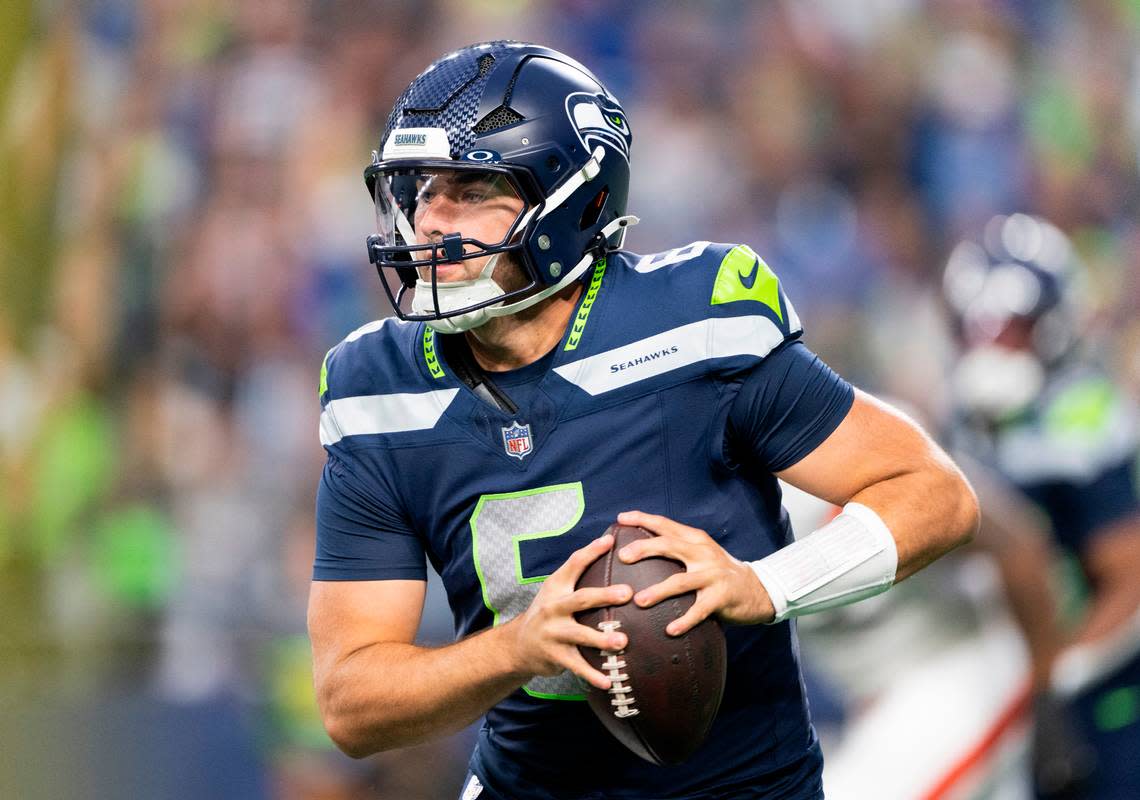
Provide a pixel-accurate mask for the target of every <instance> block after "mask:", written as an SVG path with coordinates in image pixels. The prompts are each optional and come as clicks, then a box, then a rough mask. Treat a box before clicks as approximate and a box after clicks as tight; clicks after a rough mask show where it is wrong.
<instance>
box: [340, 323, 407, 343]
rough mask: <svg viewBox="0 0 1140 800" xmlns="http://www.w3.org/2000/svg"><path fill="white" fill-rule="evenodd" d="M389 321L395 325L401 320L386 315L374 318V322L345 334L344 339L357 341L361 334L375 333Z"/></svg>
mask: <svg viewBox="0 0 1140 800" xmlns="http://www.w3.org/2000/svg"><path fill="white" fill-rule="evenodd" d="M389 322H391V323H392V324H394V325H399V324H400V320H398V319H396V318H395V317H384V318H383V319H374V320H372V322H369V323H367V324H364V325H361V326H360V327H359V328H357V329H356V330H354V331H353V332H352V333H350V334H349V335H348V336H345V337H344V340H345V341H346V342H355V341H356V340H357V339H359V338H360V337H361V336H364V335H366V334H369V333H375V332H376V331H378V330H380V329H381V328H383V327H384V325H385V324H386V323H389Z"/></svg>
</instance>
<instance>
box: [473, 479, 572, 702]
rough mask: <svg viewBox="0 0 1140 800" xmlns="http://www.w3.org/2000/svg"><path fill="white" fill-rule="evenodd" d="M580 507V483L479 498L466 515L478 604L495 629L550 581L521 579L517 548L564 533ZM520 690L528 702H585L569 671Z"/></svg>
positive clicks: (569, 527) (525, 606)
mask: <svg viewBox="0 0 1140 800" xmlns="http://www.w3.org/2000/svg"><path fill="white" fill-rule="evenodd" d="M585 507H586V506H585V500H584V498H583V495H582V484H581V482H578V483H561V484H557V485H555V486H543V487H542V488H539V489H529V490H527V491H522V492H507V493H505V494H485V495H483V496H482V497H480V498H479V502H478V503H477V504H476V506H475V511H474V513H473V514H472V515H471V552H472V556H473V557H474V559H475V572H476V573H477V574H478V576H479V583H480V584H481V585H482V588H483V603H484V604H485V605H486V606H487V608H489V609H490V610H491V612H492V613H493V614H494V615H495V622H494V624H495V625H501V624H503V623H504V622H508V621H510V620H512V619H514V618H515V617H517V616H518V615H519V614H521V613H523V612H524V611H526V609H527V608H528V607H529V606H530V604H531V601H532V600H534V598H535V595H537V594H538V590H539V589H540V588H541V586H542V582H543V581H544V580H546V579H547V577H549V576H547V575H537V576H530V577H523V570H522V558H521V556H520V553H519V546H520V544H521V543H522V542H525V541H530V540H533V539H543V538H547V537H553V536H561V535H562V534H564V533H567V532H568V531H570V530H572V529H573V528H574V526H575V525H577V524H578V521H579V520H580V519H582V512H583V511H584V510H585ZM570 552H571V551H569V550H568V551H567V553H566V555H567V556H569V555H570ZM523 689H524V690H525V691H526V693H527V694H529V695H531V696H532V697H540V698H545V699H551V700H581V699H583V697H584V695H583V694H582V684H581V682H580V681H579V680H578V678H577V677H576V676H575V675H574V674H573V673H571V672H563V673H562V674H561V675H555V676H552V677H536V678H533V679H532V680H531V681H529V682H528V683H527V684H526V686H524V687H523Z"/></svg>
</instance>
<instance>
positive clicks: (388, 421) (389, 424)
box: [321, 389, 459, 445]
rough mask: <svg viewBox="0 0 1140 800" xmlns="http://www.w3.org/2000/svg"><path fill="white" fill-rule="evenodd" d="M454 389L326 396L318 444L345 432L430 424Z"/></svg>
mask: <svg viewBox="0 0 1140 800" xmlns="http://www.w3.org/2000/svg"><path fill="white" fill-rule="evenodd" d="M458 393H459V390H458V389H437V390H435V391H433V392H416V393H406V394H369V395H361V396H359V397H342V398H340V399H339V400H330V401H329V403H328V404H327V405H326V406H325V410H324V411H322V412H321V444H322V445H330V444H336V443H337V442H339V441H340V440H341V439H343V438H344V437H345V436H361V435H364V434H370V433H403V432H406V431H421V430H427V429H429V428H433V427H435V424H436V423H437V422H439V418H440V417H442V416H443V412H444V411H446V410H447V407H448V406H449V405H451V401H452V400H454V399H455V395H457V394H458Z"/></svg>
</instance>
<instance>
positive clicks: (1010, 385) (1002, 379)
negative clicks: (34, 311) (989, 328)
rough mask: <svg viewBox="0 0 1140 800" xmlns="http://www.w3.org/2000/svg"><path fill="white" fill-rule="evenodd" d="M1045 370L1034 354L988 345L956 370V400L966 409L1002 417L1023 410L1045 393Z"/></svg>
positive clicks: (975, 350)
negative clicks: (1043, 389)
mask: <svg viewBox="0 0 1140 800" xmlns="http://www.w3.org/2000/svg"><path fill="white" fill-rule="evenodd" d="M1044 384H1045V368H1044V367H1043V366H1042V365H1041V362H1040V361H1039V360H1038V359H1037V358H1036V357H1035V356H1034V355H1033V354H1032V353H1028V352H1025V351H1020V350H1009V349H1006V348H1004V347H997V346H996V345H985V346H983V347H978V348H975V349H974V350H971V351H970V352H968V353H966V355H964V356H963V357H962V359H961V360H960V361H959V362H958V365H957V366H956V367H955V368H954V374H953V379H952V385H953V391H954V397H955V398H956V400H957V402H958V404H959V405H960V406H962V407H963V408H965V409H967V410H969V411H972V412H976V413H980V414H983V415H985V416H988V417H993V418H998V417H1003V416H1005V415H1007V414H1012V413H1015V412H1017V411H1021V410H1022V409H1024V408H1025V407H1026V406H1028V405H1029V404H1030V403H1032V402H1033V401H1034V400H1035V399H1036V398H1037V396H1038V395H1039V394H1040V393H1041V388H1042V386H1044Z"/></svg>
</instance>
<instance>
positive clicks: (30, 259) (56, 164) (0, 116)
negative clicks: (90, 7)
mask: <svg viewBox="0 0 1140 800" xmlns="http://www.w3.org/2000/svg"><path fill="white" fill-rule="evenodd" d="M40 6H41V4H36V3H34V2H32V0H5V2H4V3H0V320H3V319H7V320H8V322H9V327H10V330H11V335H12V337H13V338H14V339H15V340H16V342H17V343H19V344H21V345H23V346H26V345H27V343H28V340H29V337H30V336H31V335H32V334H33V332H34V330H35V327H36V323H38V322H39V321H40V320H42V319H43V317H44V314H45V311H46V309H47V305H48V299H49V294H50V288H51V278H52V273H53V265H54V261H55V258H54V255H55V243H56V241H57V236H56V235H55V234H56V231H57V226H56V214H57V205H58V203H57V200H58V191H59V169H60V163H61V160H62V159H61V154H62V153H63V152H64V147H65V145H66V139H67V133H68V128H69V115H70V102H69V100H70V86H71V80H70V66H71V54H70V52H69V51H70V37H69V36H68V35H67V33H66V30H65V24H64V22H63V20H65V18H66V15H65V14H56V15H54V17H52V18H51V22H50V24H51V25H52V26H54V27H53V29H52V30H43V31H41V30H38V29H37V28H38V25H39V24H40V20H39V19H38V18H37V15H39V16H42V17H45V18H46V17H48V16H49V15H48V14H47V12H43V11H42V10H41V8H40ZM42 24H49V23H42Z"/></svg>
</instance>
